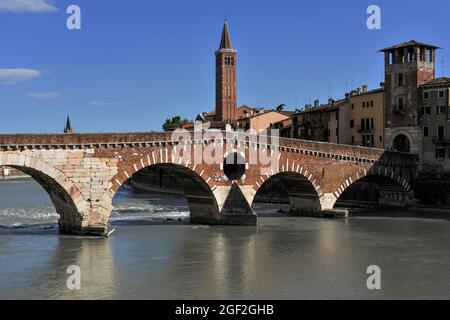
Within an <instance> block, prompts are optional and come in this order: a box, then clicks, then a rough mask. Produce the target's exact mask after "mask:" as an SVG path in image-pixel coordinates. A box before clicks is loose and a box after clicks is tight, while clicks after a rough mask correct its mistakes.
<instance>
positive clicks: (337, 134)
mask: <svg viewBox="0 0 450 320" xmlns="http://www.w3.org/2000/svg"><path fill="white" fill-rule="evenodd" d="M336 137H339V128H336Z"/></svg>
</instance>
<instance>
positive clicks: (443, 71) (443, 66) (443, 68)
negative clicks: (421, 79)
mask: <svg viewBox="0 0 450 320" xmlns="http://www.w3.org/2000/svg"><path fill="white" fill-rule="evenodd" d="M444 62H445V61H444V55H443V54H442V61H441V63H442V77H444V76H445V64H444Z"/></svg>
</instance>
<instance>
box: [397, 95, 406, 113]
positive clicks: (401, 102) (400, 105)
mask: <svg viewBox="0 0 450 320" xmlns="http://www.w3.org/2000/svg"><path fill="white" fill-rule="evenodd" d="M398 110H399V111H403V110H405V104H404V100H403V98H398Z"/></svg>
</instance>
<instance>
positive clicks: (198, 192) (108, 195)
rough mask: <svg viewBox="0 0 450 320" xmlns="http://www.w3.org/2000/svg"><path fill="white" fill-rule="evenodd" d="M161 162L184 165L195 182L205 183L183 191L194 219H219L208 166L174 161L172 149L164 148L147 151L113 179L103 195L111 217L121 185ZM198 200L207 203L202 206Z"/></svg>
mask: <svg viewBox="0 0 450 320" xmlns="http://www.w3.org/2000/svg"><path fill="white" fill-rule="evenodd" d="M158 165H172V166H174V167H178V168H183V169H184V170H186V173H187V174H192V178H193V179H192V180H193V181H194V184H197V186H198V183H200V184H201V185H202V186H203V187H202V188H191V189H189V188H185V190H184V193H185V196H186V199H187V202H188V205H189V213H190V220H191V222H205V221H206V222H213V221H215V220H217V219H218V216H219V212H220V208H219V201H218V198H217V195H216V192H215V191H216V190H215V189H216V188H217V187H216V186H215V181H214V179H213V178H212V177H211V176H209V173H208V170H207V168H206V167H205V166H203V165H196V164H190V163H189V161H188V162H187V163H186V162H183V161H182V160H180V161H175V160H174V157H173V156H172V155H171V153H170V151H169V148H161V149H159V150H156V151H153V152H151V153H148V154H145V155H144V156H143V157H140V158H139V159H138V160H137V161H133V163H131V164H128V165H126V166H122V167H121V169H120V172H118V173H117V174H116V175H115V176H114V177H113V178H112V179H111V180H110V183H109V185H110V186H112V187H111V188H110V189H109V190H107V191H106V192H105V194H104V195H103V197H102V202H103V203H102V207H104V208H108V217H109V214H110V213H111V211H112V210H113V206H112V199H113V198H114V196H115V194H116V193H117V191H118V190H119V189H120V187H121V186H122V185H123V184H124V183H125V182H126V181H127V180H128V179H130V178H131V177H132V176H133V175H134V174H135V173H137V172H139V171H141V170H143V169H145V168H149V167H152V166H158ZM199 199H200V200H199ZM198 201H200V202H202V201H203V202H205V204H204V205H203V207H202V205H201V204H199V203H198ZM203 209H204V210H203Z"/></svg>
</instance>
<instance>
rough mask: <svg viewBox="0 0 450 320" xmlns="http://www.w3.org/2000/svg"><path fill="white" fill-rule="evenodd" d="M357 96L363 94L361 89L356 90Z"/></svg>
mask: <svg viewBox="0 0 450 320" xmlns="http://www.w3.org/2000/svg"><path fill="white" fill-rule="evenodd" d="M356 94H357V95H358V96H359V95H360V94H361V88H359V87H358V89H356Z"/></svg>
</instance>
